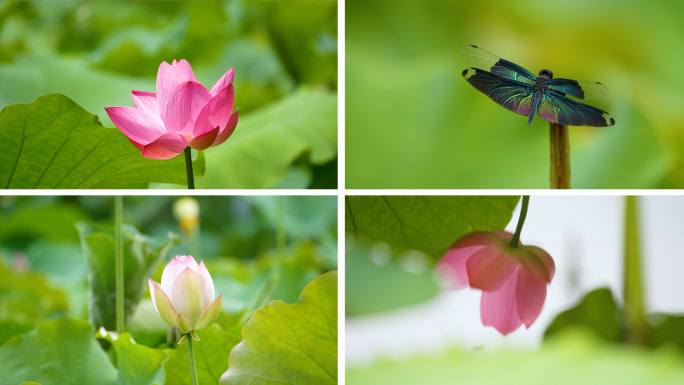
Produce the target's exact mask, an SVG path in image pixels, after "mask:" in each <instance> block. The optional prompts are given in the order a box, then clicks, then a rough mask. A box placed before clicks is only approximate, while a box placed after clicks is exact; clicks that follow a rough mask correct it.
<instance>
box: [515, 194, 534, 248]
mask: <svg viewBox="0 0 684 385" xmlns="http://www.w3.org/2000/svg"><path fill="white" fill-rule="evenodd" d="M529 204H530V196H529V195H524V196H523V197H522V207H520V218H518V227H517V228H516V229H515V234H514V235H513V239H511V247H518V243H519V242H520V233H521V232H522V228H523V224H524V223H525V218H526V217H527V206H529Z"/></svg>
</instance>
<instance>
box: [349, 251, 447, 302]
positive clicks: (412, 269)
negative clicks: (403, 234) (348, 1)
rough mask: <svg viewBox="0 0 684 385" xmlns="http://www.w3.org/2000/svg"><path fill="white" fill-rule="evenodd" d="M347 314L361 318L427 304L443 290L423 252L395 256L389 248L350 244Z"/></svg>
mask: <svg viewBox="0 0 684 385" xmlns="http://www.w3.org/2000/svg"><path fill="white" fill-rule="evenodd" d="M345 268H346V269H347V270H346V273H345V283H346V284H345V298H344V300H345V312H346V314H348V315H360V314H368V313H377V312H383V311H388V310H392V309H396V308H400V307H404V306H409V305H414V304H417V303H421V302H424V301H426V300H428V299H430V298H432V297H434V296H435V295H437V294H438V293H439V291H440V283H439V280H438V279H437V277H436V276H435V274H434V273H433V269H432V266H431V265H430V263H428V260H427V258H425V256H424V255H422V254H420V253H406V254H405V255H403V256H402V257H394V256H392V255H391V251H390V250H388V249H387V247H386V246H383V245H381V244H376V245H374V246H368V245H365V244H358V243H356V244H353V243H349V244H347V250H346V261H345Z"/></svg>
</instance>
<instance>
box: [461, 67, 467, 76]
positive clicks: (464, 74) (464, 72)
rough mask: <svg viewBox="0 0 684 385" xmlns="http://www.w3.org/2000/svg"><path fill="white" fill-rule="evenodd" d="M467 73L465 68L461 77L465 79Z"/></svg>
mask: <svg viewBox="0 0 684 385" xmlns="http://www.w3.org/2000/svg"><path fill="white" fill-rule="evenodd" d="M467 73H468V69H467V68H466V69H464V70H463V72H461V75H462V76H463V77H465V76H466V74H467Z"/></svg>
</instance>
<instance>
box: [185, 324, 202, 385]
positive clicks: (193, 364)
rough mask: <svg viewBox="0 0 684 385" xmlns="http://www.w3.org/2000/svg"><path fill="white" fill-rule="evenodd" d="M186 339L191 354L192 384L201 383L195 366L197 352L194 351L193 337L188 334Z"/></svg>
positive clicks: (197, 384)
mask: <svg viewBox="0 0 684 385" xmlns="http://www.w3.org/2000/svg"><path fill="white" fill-rule="evenodd" d="M185 339H186V340H188V353H189V354H190V373H191V374H192V384H193V385H199V382H198V381H197V369H196V368H195V353H193V351H192V337H191V336H189V335H188V336H186V338H185Z"/></svg>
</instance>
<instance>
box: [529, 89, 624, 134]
mask: <svg viewBox="0 0 684 385" xmlns="http://www.w3.org/2000/svg"><path fill="white" fill-rule="evenodd" d="M537 113H538V114H539V116H540V117H541V118H542V119H544V120H547V121H549V122H555V123H560V124H564V125H566V126H591V127H607V126H612V125H614V124H615V119H613V118H612V117H611V116H610V114H609V113H607V112H606V111H603V110H601V109H598V108H596V107H592V106H590V105H588V104H584V103H580V102H576V101H574V100H572V99H570V98H567V97H565V96H563V95H561V94H558V93H556V92H551V91H546V92H544V94H543V95H542V99H541V101H540V102H539V107H538V108H537Z"/></svg>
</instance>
